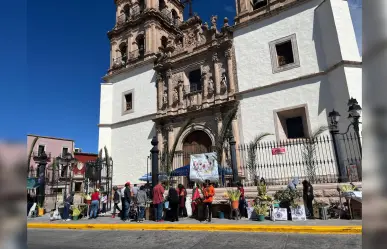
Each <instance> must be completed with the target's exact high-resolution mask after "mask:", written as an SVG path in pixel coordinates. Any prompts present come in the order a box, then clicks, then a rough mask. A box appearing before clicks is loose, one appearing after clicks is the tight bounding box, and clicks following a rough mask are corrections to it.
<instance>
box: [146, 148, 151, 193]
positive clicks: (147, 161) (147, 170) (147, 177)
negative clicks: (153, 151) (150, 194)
mask: <svg viewBox="0 0 387 249" xmlns="http://www.w3.org/2000/svg"><path fill="white" fill-rule="evenodd" d="M150 158H151V156H150V155H149V156H147V158H146V184H147V186H149V160H150Z"/></svg>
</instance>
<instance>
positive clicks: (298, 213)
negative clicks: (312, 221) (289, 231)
mask: <svg viewBox="0 0 387 249" xmlns="http://www.w3.org/2000/svg"><path fill="white" fill-rule="evenodd" d="M290 211H291V213H292V221H300V220H306V214H305V206H304V205H299V206H298V207H297V208H292V207H291V208H290Z"/></svg>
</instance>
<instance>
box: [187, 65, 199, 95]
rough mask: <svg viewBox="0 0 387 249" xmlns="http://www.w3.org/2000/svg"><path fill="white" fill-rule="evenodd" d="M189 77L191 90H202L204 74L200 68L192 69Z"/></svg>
mask: <svg viewBox="0 0 387 249" xmlns="http://www.w3.org/2000/svg"><path fill="white" fill-rule="evenodd" d="M188 78H189V84H190V91H191V92H195V91H201V90H202V82H201V78H202V75H201V71H200V69H197V70H194V71H191V72H190V73H189V76H188Z"/></svg>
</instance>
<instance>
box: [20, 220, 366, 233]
mask: <svg viewBox="0 0 387 249" xmlns="http://www.w3.org/2000/svg"><path fill="white" fill-rule="evenodd" d="M27 228H35V229H72V230H77V229H79V230H158V231H160V230H161V231H176V230H178V231H200V232H203V231H208V232H261V233H262V232H266V233H306V234H361V233H362V226H289V225H288V226H287V225H221V224H191V225H190V224H171V225H169V224H50V223H28V224H27Z"/></svg>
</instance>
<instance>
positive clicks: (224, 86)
mask: <svg viewBox="0 0 387 249" xmlns="http://www.w3.org/2000/svg"><path fill="white" fill-rule="evenodd" d="M220 87H221V88H222V89H223V90H225V91H227V87H228V83H227V76H226V73H222V78H221V80H220Z"/></svg>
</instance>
